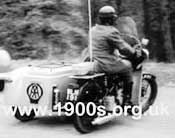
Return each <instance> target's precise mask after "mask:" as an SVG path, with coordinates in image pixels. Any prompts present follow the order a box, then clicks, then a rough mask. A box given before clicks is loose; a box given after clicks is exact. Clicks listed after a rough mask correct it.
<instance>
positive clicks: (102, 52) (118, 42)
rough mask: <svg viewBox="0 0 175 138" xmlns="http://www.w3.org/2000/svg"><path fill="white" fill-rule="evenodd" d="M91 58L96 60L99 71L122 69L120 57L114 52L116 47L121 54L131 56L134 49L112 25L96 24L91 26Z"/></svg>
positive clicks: (112, 71)
mask: <svg viewBox="0 0 175 138" xmlns="http://www.w3.org/2000/svg"><path fill="white" fill-rule="evenodd" d="M92 46H93V58H94V59H95V60H96V61H97V62H98V66H97V70H98V71H100V72H110V73H116V72H120V71H122V69H123V67H122V63H121V62H122V61H121V60H122V59H121V58H120V57H119V56H116V55H115V54H114V51H115V49H117V50H118V51H119V52H120V53H121V54H122V55H125V56H131V55H133V54H134V52H135V50H134V49H133V48H132V47H131V46H130V45H129V44H128V43H126V42H125V41H124V40H123V39H122V38H121V36H120V33H119V31H118V30H117V29H116V28H115V27H113V26H103V25H98V24H97V25H96V26H94V27H93V28H92Z"/></svg>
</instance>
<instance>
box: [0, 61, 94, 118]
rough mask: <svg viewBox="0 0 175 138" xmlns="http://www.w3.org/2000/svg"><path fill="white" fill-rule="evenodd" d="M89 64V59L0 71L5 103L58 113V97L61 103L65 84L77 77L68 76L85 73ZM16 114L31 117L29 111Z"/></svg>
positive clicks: (65, 96)
mask: <svg viewBox="0 0 175 138" xmlns="http://www.w3.org/2000/svg"><path fill="white" fill-rule="evenodd" d="M92 68H93V63H89V62H87V63H80V64H72V65H66V64H45V65H39V66H26V67H21V68H18V69H15V70H13V71H11V72H9V73H0V80H1V81H0V83H1V84H0V86H1V88H0V91H1V92H2V93H3V95H4V105H5V106H12V107H31V106H32V107H40V109H41V108H43V109H47V111H45V112H47V114H46V115H54V114H57V112H56V109H55V107H54V106H56V104H57V103H58V100H59V102H61V103H62V104H64V103H65V102H66V101H67V89H68V86H69V85H70V84H71V83H75V81H76V80H75V79H71V78H70V76H73V75H76V74H86V73H87V72H88V71H89V70H91V69H92ZM69 94H70V93H69ZM72 94H73V93H72ZM13 109H14V108H13ZM16 112H17V111H16ZM15 117H16V118H17V119H19V120H21V121H28V120H31V119H32V118H33V117H32V118H31V116H29V115H28V116H27V115H25V116H21V115H20V114H19V113H16V114H15Z"/></svg>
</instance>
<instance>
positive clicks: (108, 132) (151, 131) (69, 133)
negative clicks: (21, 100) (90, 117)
mask: <svg viewBox="0 0 175 138" xmlns="http://www.w3.org/2000/svg"><path fill="white" fill-rule="evenodd" d="M0 97H1V96H0ZM162 105H163V106H164V107H165V108H168V109H166V110H167V111H168V114H167V113H165V112H162V113H161V111H160V110H161V106H162ZM154 107H155V108H156V107H159V108H160V109H159V113H160V115H156V116H155V114H154V116H151V115H148V116H145V117H143V118H142V119H141V120H133V119H132V118H131V117H119V118H117V119H116V120H114V121H112V122H111V123H108V124H106V125H104V126H100V127H99V129H98V130H96V131H94V132H93V133H91V134H86V135H82V134H79V133H78V132H77V131H76V130H75V129H74V127H73V125H72V124H71V123H68V122H63V121H61V120H60V119H58V118H55V117H52V118H40V119H36V120H33V121H31V122H27V123H21V122H19V121H17V120H15V119H14V118H13V117H7V116H5V115H4V113H1V114H0V138H69V137H70V138H78V137H81V138H105V137H111V138H112V137H116V138H174V137H175V86H169V87H162V88H160V89H159V95H158V97H157V101H156V103H155V104H154ZM153 111H156V109H155V110H153Z"/></svg>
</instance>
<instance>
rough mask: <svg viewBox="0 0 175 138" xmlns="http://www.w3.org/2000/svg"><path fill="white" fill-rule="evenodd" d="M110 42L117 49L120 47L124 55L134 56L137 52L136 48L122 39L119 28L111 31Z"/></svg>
mask: <svg viewBox="0 0 175 138" xmlns="http://www.w3.org/2000/svg"><path fill="white" fill-rule="evenodd" d="M109 44H110V45H111V46H113V47H114V48H115V49H118V50H119V52H120V53H121V54H122V55H125V56H132V55H133V54H134V53H135V50H134V48H132V47H131V46H130V45H129V44H128V43H127V42H125V41H124V40H123V39H122V37H121V36H120V33H119V31H118V30H115V31H113V32H112V33H111V35H110V37H109Z"/></svg>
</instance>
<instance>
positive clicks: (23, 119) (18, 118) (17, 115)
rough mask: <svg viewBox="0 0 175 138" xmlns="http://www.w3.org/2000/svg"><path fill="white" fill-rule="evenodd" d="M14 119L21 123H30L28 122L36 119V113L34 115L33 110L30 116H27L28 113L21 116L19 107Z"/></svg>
mask: <svg viewBox="0 0 175 138" xmlns="http://www.w3.org/2000/svg"><path fill="white" fill-rule="evenodd" d="M14 108H15V107H12V109H13V110H14ZM14 117H15V118H16V119H17V120H19V121H21V122H28V121H31V120H33V119H34V117H35V113H34V111H33V110H32V111H31V113H30V115H27V114H26V113H25V114H24V115H21V114H20V111H19V108H18V107H17V108H16V112H15V115H14Z"/></svg>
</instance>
